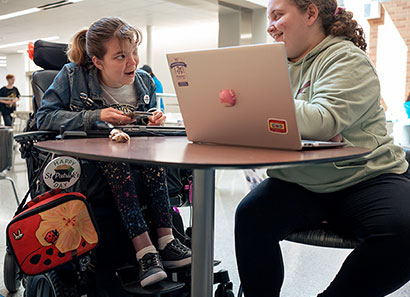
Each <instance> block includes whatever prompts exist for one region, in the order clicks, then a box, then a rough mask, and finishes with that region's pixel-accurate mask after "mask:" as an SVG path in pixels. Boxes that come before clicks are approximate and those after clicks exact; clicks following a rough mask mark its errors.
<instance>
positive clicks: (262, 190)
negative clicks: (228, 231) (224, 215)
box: [235, 179, 272, 232]
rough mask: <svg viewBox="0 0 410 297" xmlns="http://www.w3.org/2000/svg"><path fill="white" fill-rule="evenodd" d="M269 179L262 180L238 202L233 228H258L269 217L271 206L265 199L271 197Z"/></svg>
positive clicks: (240, 229) (249, 229)
mask: <svg viewBox="0 0 410 297" xmlns="http://www.w3.org/2000/svg"><path fill="white" fill-rule="evenodd" d="M269 184H270V180H269V179H267V180H265V181H263V182H262V183H261V184H260V185H259V186H258V187H256V188H255V189H254V190H252V191H251V192H250V193H249V194H248V195H246V196H245V198H244V199H243V200H242V201H241V202H240V203H239V205H238V207H237V209H236V213H235V229H236V230H239V231H245V232H246V230H248V231H250V232H252V230H255V229H259V228H260V227H261V226H263V225H264V222H263V221H264V220H265V219H266V218H267V217H269V214H270V211H272V210H271V207H269V203H267V199H272V197H271V193H270V187H269Z"/></svg>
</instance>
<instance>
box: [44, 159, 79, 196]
mask: <svg viewBox="0 0 410 297" xmlns="http://www.w3.org/2000/svg"><path fill="white" fill-rule="evenodd" d="M80 175H81V166H80V163H79V162H78V160H76V159H74V158H71V157H57V158H55V159H53V160H51V161H50V162H49V163H48V164H47V166H46V168H45V169H44V172H43V180H44V182H45V184H46V185H47V186H48V187H50V188H51V189H57V188H60V189H67V188H69V187H71V186H72V185H74V184H75V183H76V182H77V180H78V179H79V178H80Z"/></svg>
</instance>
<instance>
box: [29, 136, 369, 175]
mask: <svg viewBox="0 0 410 297" xmlns="http://www.w3.org/2000/svg"><path fill="white" fill-rule="evenodd" d="M35 146H36V147H37V148H38V149H40V150H42V151H48V152H52V153H56V154H59V155H69V156H73V157H78V158H83V159H90V160H101V161H119V162H129V163H138V164H146V163H149V164H156V165H163V166H177V167H189V168H197V169H199V168H215V169H222V168H225V169H226V168H260V167H271V166H275V167H289V166H303V165H307V164H311V163H326V162H334V161H342V160H347V159H352V158H356V157H360V156H364V155H366V154H368V153H369V152H370V151H369V150H368V149H365V148H358V147H342V148H326V149H309V150H303V151H288V150H274V149H263V148H252V147H239V146H227V145H214V144H197V143H191V142H189V141H188V140H187V138H186V137H182V136H181V137H180V136H166V137H152V136H150V137H132V138H131V140H130V142H128V143H116V142H114V141H111V140H110V139H108V137H107V138H78V139H65V140H48V141H43V142H38V143H36V144H35Z"/></svg>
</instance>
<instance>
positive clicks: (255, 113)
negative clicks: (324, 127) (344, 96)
mask: <svg viewBox="0 0 410 297" xmlns="http://www.w3.org/2000/svg"><path fill="white" fill-rule="evenodd" d="M166 56H167V60H168V65H169V69H170V72H171V76H172V80H173V83H174V87H175V92H176V95H177V98H178V103H179V107H180V110H181V114H182V118H183V121H184V126H185V129H186V134H187V138H188V140H190V141H193V142H206V143H216V144H226V145H238V146H251V147H263V148H273V149H288V150H300V149H302V148H303V147H309V148H316V147H335V146H336V147H337V146H343V145H344V143H341V142H326V141H304V142H303V143H302V140H301V137H300V133H299V129H298V125H297V122H296V113H295V105H294V100H293V96H292V92H291V86H290V79H289V73H288V65H287V57H286V50H285V46H284V44H283V43H272V44H258V45H246V46H236V47H226V48H218V49H207V50H196V51H185V52H177V53H168V54H167V55H166ZM222 90H224V91H223V92H224V93H225V95H226V92H229V90H233V91H234V93H235V99H236V101H235V104H234V105H232V101H229V100H228V101H224V102H223V103H221V101H220V95H219V94H220V92H221V91H222ZM228 99H231V98H228Z"/></svg>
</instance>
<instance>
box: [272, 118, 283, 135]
mask: <svg viewBox="0 0 410 297" xmlns="http://www.w3.org/2000/svg"><path fill="white" fill-rule="evenodd" d="M268 126H269V131H270V132H272V133H279V134H287V133H288V125H287V123H286V121H285V120H279V119H268Z"/></svg>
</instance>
